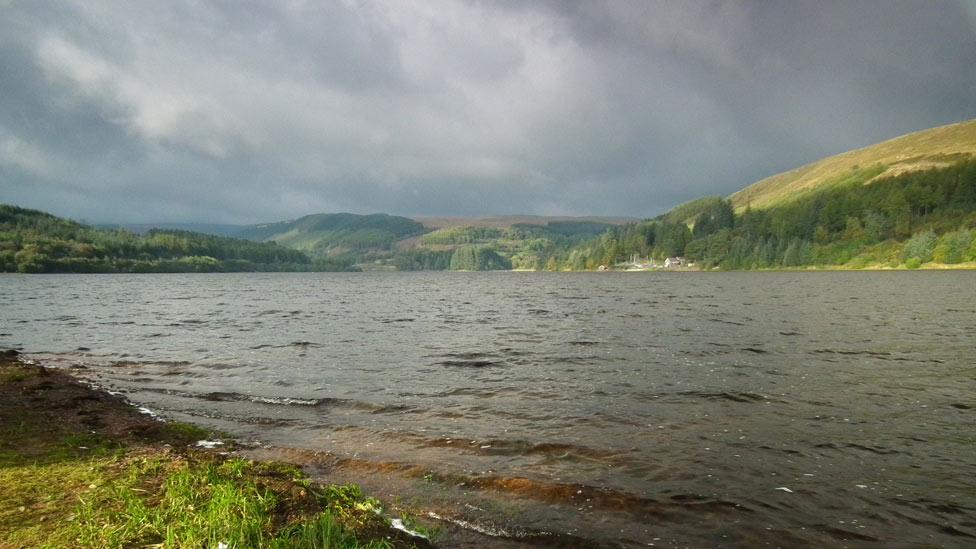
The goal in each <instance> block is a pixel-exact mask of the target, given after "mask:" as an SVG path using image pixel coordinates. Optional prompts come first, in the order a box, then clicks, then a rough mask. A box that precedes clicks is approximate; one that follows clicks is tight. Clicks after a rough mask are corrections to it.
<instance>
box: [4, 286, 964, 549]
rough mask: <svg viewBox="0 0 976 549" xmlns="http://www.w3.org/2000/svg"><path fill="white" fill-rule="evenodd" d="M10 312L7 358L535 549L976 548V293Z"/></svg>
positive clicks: (687, 290) (170, 294)
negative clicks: (551, 546) (71, 376)
mask: <svg viewBox="0 0 976 549" xmlns="http://www.w3.org/2000/svg"><path fill="white" fill-rule="evenodd" d="M0 310H2V314H0V346H7V347H20V348H22V349H23V350H24V351H26V352H28V353H33V354H35V355H37V356H38V357H39V358H42V359H44V360H46V361H48V362H49V363H51V364H58V365H64V366H72V365H84V366H87V367H88V369H87V370H83V372H84V373H85V375H88V376H91V377H93V378H94V379H95V380H96V381H97V382H99V383H101V384H103V385H107V386H110V387H112V388H115V389H117V390H120V391H123V392H125V393H126V394H127V396H128V397H129V398H130V399H131V400H133V401H134V402H136V403H139V404H140V405H144V406H147V407H149V408H151V409H153V410H157V411H159V412H161V413H162V414H163V415H165V416H168V417H173V418H177V419H189V420H192V421H196V422H198V423H203V424H207V425H211V426H214V427H220V428H223V429H225V430H228V431H230V432H232V433H234V434H236V435H238V436H241V437H245V438H249V439H254V440H258V441H262V442H263V443H264V444H265V445H272V446H276V447H279V450H278V452H279V453H284V454H287V455H289V456H291V457H294V458H296V459H299V460H302V459H304V460H305V462H306V463H307V464H309V465H310V466H314V465H315V464H319V465H320V466H321V467H322V470H323V471H325V470H326V469H330V470H332V472H333V473H335V474H339V473H343V472H345V473H344V474H350V475H352V473H350V471H361V472H362V473H363V476H366V477H371V478H374V480H375V479H377V478H380V477H382V478H386V479H387V480H386V484H377V488H376V489H380V490H382V489H386V488H389V489H390V490H392V489H393V488H392V487H393V486H398V487H399V488H402V490H404V493H407V494H409V495H410V497H411V498H413V500H412V501H415V502H418V504H426V505H429V506H430V507H431V508H432V509H434V508H437V509H440V510H441V511H440V513H441V514H444V513H447V514H450V515H451V516H452V517H454V518H455V519H456V520H458V521H462V520H463V521H464V522H466V523H471V524H475V525H477V524H481V525H489V524H490V525H493V527H495V528H496V529H499V530H504V531H505V532H507V533H508V534H511V535H529V534H533V533H535V534H536V535H538V536H550V535H551V536H552V537H550V538H544V537H543V538H540V539H549V540H550V541H553V540H561V542H562V543H566V544H573V543H592V544H607V545H630V544H635V545H645V544H647V543H654V544H656V545H659V546H661V545H663V546H667V545H692V546H713V545H722V544H730V545H731V544H739V545H742V544H756V543H763V544H767V543H768V544H771V545H788V546H789V545H794V546H795V545H823V544H837V545H844V544H863V543H869V542H870V541H878V542H879V545H880V544H885V545H887V544H905V545H917V544H931V545H936V546H971V545H972V544H974V543H976V409H974V408H976V355H974V353H976V351H974V349H976V273H973V272H897V273H879V272H850V273H674V274H670V273H593V274H553V273H418V274H409V273H389V274H371V273H367V274H274V275H252V274H234V275H96V276H78V275H75V276H12V275H11V276H2V277H0ZM280 448H284V449H280ZM303 456H304V457H303ZM395 476H400V477H403V478H406V479H411V478H412V479H414V480H415V481H416V482H414V483H413V484H412V485H410V483H409V482H408V481H404V483H403V484H397V482H398V481H396V480H394V478H393V477H395ZM421 478H422V479H423V480H418V479H421ZM368 482H369V481H367V484H368ZM376 482H379V481H376ZM560 536H564V537H560Z"/></svg>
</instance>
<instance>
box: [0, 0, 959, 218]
mask: <svg viewBox="0 0 976 549" xmlns="http://www.w3.org/2000/svg"><path fill="white" fill-rule="evenodd" d="M971 15H972V14H970V13H968V12H967V11H966V9H965V5H964V4H961V3H955V2H951V1H937V2H929V1H904V2H902V1H898V2H894V1H887V0H883V1H882V0H878V1H871V2H868V1H865V2H842V1H836V2H835V1H816V2H814V1H809V2H791V3H769V2H741V3H731V2H709V1H700V2H644V1H633V2H624V1H605V2H600V1H593V0H580V1H555V0H553V1H551V2H504V3H490V2H480V1H449V0H443V1H425V2H380V1H366V2H356V3H352V2H340V1H336V2H311V1H308V2H305V1H300V0H294V1H289V2H257V1H249V2H236V1H235V2H231V1H214V2H191V1H183V2H180V1H177V2H165V3H159V2H149V1H137V2H112V1H85V2H76V3H72V4H69V5H67V6H66V5H65V4H64V3H60V2H59V3H52V2H16V1H14V2H8V3H0V201H5V202H16V203H20V204H23V205H27V206H31V207H37V208H42V209H46V210H49V211H52V212H54V213H58V214H62V215H70V216H73V217H78V218H87V219H90V220H97V221H154V220H177V221H179V220H184V221H223V222H257V221H268V220H274V219H280V218H288V217H295V216H298V215H302V214H305V213H311V212H316V211H340V210H342V211H356V212H371V211H386V212H390V213H398V214H417V215H451V214H454V215H459V214H464V215H479V214H498V213H559V214H620V215H635V216H650V215H654V214H657V213H660V212H662V211H665V210H667V209H668V208H669V207H671V206H673V205H675V204H676V203H678V202H682V201H685V200H689V199H692V198H696V197H698V196H701V195H703V194H727V193H730V192H732V191H734V190H737V189H738V188H740V187H742V186H743V185H746V184H748V183H750V182H752V181H755V180H756V179H759V178H761V177H763V176H766V175H769V174H771V173H775V172H776V171H780V170H783V169H789V168H791V167H794V166H796V165H798V164H801V163H804V162H808V161H811V160H815V159H816V158H819V157H821V156H825V155H828V154H833V153H836V152H840V151H843V150H846V149H849V148H852V147H856V146H862V145H867V144H870V143H872V142H875V141H879V140H882V139H885V138H889V137H892V136H894V135H898V134H901V133H906V132H909V131H914V130H918V129H923V128H926V127H930V126H935V125H939V124H944V123H949V122H954V121H958V120H962V119H966V118H972V117H976V102H974V100H973V97H976V93H974V92H976V71H973V70H972V67H973V66H976V32H974V24H976V17H971Z"/></svg>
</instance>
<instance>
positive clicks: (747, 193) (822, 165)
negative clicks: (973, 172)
mask: <svg viewBox="0 0 976 549" xmlns="http://www.w3.org/2000/svg"><path fill="white" fill-rule="evenodd" d="M974 157H976V120H968V121H965V122H959V123H957V124H949V125H947V126H940V127H937V128H931V129H928V130H923V131H919V132H915V133H910V134H907V135H903V136H901V137H896V138H894V139H890V140H888V141H884V142H881V143H878V144H875V145H871V146H869V147H864V148H862V149H856V150H853V151H848V152H845V153H842V154H838V155H836V156H831V157H828V158H824V159H822V160H818V161H816V162H812V163H810V164H807V165H805V166H801V167H799V168H796V169H794V170H790V171H788V172H783V173H780V174H777V175H774V176H772V177H767V178H766V179H763V180H761V181H758V182H756V183H754V184H752V185H750V186H748V187H746V188H744V189H742V190H741V191H738V192H736V193H734V194H733V195H732V196H731V197H729V198H730V200H731V201H732V205H733V207H735V210H736V211H742V210H744V209H745V208H746V207H751V208H752V209H761V208H769V207H772V206H776V205H778V204H782V203H784V202H788V201H790V200H794V199H796V198H797V197H800V196H804V195H807V194H809V193H810V192H812V191H814V190H821V189H823V188H825V187H836V186H844V185H846V184H849V183H860V184H870V183H872V182H874V181H879V180H883V179H890V178H892V177H895V176H899V175H902V174H908V173H912V172H919V171H925V170H931V169H933V168H944V167H947V166H951V165H953V164H956V163H958V162H960V161H962V160H966V159H968V158H974Z"/></svg>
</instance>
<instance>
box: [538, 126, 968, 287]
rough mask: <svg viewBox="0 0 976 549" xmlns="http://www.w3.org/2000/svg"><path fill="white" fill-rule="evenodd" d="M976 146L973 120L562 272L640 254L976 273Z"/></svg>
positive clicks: (657, 231) (747, 197)
mask: <svg viewBox="0 0 976 549" xmlns="http://www.w3.org/2000/svg"><path fill="white" fill-rule="evenodd" d="M974 136H976V121H970V122H965V123H962V124H955V125H952V126H946V127H942V128H936V129H934V130H929V131H925V132H919V133H918V134H911V135H909V136H905V137H902V138H898V139H895V140H891V141H887V142H884V143H881V144H879V145H877V146H876V148H872V147H867V148H864V149H860V150H858V151H853V152H852V153H845V154H844V155H839V156H838V157H831V158H829V159H825V160H822V161H820V162H817V163H814V164H812V165H810V166H806V167H804V168H801V169H799V170H794V171H792V172H787V173H785V174H780V175H779V176H774V177H772V178H769V179H766V180H763V181H761V182H759V183H757V184H756V185H754V186H751V187H748V188H746V189H744V190H743V191H740V192H738V193H735V194H733V195H732V196H731V197H730V198H728V199H725V198H722V197H706V198H702V199H698V200H695V201H692V202H689V203H687V204H683V205H681V206H678V207H677V208H675V209H673V210H672V211H671V212H669V213H667V214H665V215H662V216H659V217H657V218H655V219H651V220H647V221H644V222H641V223H636V224H631V225H626V226H623V227H620V228H618V229H616V230H614V231H613V232H609V233H606V234H604V235H602V236H601V237H600V238H598V239H593V240H591V241H589V242H587V243H585V244H583V245H580V246H577V247H576V248H574V249H573V250H570V251H569V252H568V253H566V254H565V255H563V256H560V257H558V258H556V259H557V261H556V262H555V264H556V268H560V269H582V268H594V266H595V265H600V264H604V265H612V264H614V263H619V262H622V261H624V260H626V259H627V258H629V257H631V256H632V255H633V254H637V255H639V256H641V257H651V258H657V259H659V260H660V259H663V258H665V257H674V256H684V257H686V258H687V259H688V260H690V261H693V262H695V263H696V264H697V265H698V266H699V267H702V268H705V269H712V268H722V269H768V268H773V269H775V268H800V267H811V266H812V267H830V268H867V267H871V268H918V267H921V266H925V267H940V268H941V267H952V266H967V267H971V268H976V154H974V153H976V139H974ZM969 150H972V151H973V153H969V152H965V151H969ZM851 159H854V160H856V161H863V160H870V159H878V160H886V161H888V162H891V164H887V163H878V164H858V163H851ZM831 167H832V168H831ZM828 168H831V169H828ZM812 174H816V177H813V175H812ZM743 204H744V205H743Z"/></svg>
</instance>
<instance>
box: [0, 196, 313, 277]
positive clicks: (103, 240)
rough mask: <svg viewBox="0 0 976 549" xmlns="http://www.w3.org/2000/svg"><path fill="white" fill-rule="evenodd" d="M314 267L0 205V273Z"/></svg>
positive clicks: (242, 247)
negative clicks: (104, 227) (96, 226)
mask: <svg viewBox="0 0 976 549" xmlns="http://www.w3.org/2000/svg"><path fill="white" fill-rule="evenodd" d="M315 267H316V266H315V265H314V264H313V263H312V262H311V261H310V260H309V258H308V257H307V256H306V255H305V254H303V253H301V252H299V251H296V250H291V249H288V248H285V247H282V246H278V245H277V244H274V243H258V242H251V241H248V240H240V239H236V238H226V237H219V236H213V235H207V234H201V233H193V232H188V231H177V230H159V229H154V230H151V231H149V232H148V233H146V234H144V235H137V234H134V233H131V232H129V231H125V230H106V229H97V228H95V227H91V226H89V225H84V224H81V223H77V222H75V221H71V220H69V219H63V218H60V217H56V216H53V215H51V214H48V213H44V212H40V211H37V210H29V209H26V208H20V207H17V206H11V205H7V204H0V272H22V273H42V272H48V273H64V272H74V273H77V272H200V271H205V272H224V271H294V270H312V269H314V268H315Z"/></svg>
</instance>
